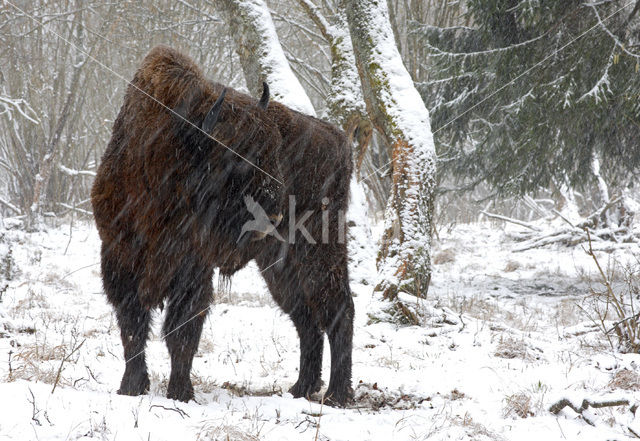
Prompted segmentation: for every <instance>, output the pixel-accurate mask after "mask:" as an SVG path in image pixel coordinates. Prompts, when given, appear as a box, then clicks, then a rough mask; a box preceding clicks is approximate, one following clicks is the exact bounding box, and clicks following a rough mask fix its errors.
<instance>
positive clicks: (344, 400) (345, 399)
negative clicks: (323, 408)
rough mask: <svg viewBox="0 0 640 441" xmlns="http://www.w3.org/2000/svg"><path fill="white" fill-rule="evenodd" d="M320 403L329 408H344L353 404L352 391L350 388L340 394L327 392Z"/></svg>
mask: <svg viewBox="0 0 640 441" xmlns="http://www.w3.org/2000/svg"><path fill="white" fill-rule="evenodd" d="M322 402H323V403H324V404H326V405H327V406H331V407H346V406H347V405H349V404H352V403H353V391H352V390H351V388H348V389H346V390H345V391H342V392H338V391H331V390H327V392H326V393H325V394H324V397H323V398H322Z"/></svg>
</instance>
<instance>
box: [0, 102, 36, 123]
mask: <svg viewBox="0 0 640 441" xmlns="http://www.w3.org/2000/svg"><path fill="white" fill-rule="evenodd" d="M0 106H2V107H3V108H4V110H0V115H3V114H5V113H7V114H8V115H9V119H11V115H12V113H11V111H12V110H16V111H17V112H18V113H19V114H20V115H22V117H24V118H26V119H27V120H29V121H31V122H32V123H34V124H40V122H39V121H38V117H37V114H36V112H35V110H33V109H32V108H31V106H30V105H29V103H28V102H26V101H25V100H23V99H13V98H9V97H6V96H2V95H0ZM23 107H24V109H23ZM29 113H30V114H31V115H33V117H31V116H29V115H28V114H29Z"/></svg>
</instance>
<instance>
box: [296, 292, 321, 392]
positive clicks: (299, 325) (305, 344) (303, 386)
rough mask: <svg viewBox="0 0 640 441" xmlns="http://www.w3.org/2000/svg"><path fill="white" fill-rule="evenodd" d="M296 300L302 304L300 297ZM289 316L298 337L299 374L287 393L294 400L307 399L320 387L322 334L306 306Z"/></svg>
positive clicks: (300, 307)
mask: <svg viewBox="0 0 640 441" xmlns="http://www.w3.org/2000/svg"><path fill="white" fill-rule="evenodd" d="M297 298H298V299H299V301H300V302H301V303H303V298H302V296H298V297H297ZM289 315H290V317H291V320H292V321H293V324H294V325H295V327H296V330H297V331H298V336H299V337H300V373H299V375H298V381H296V383H295V384H294V385H293V386H292V387H291V389H289V392H290V393H291V394H292V395H293V396H294V397H295V398H300V397H306V398H308V397H310V396H311V394H313V393H315V392H318V391H319V390H320V387H321V386H322V381H321V378H320V376H321V373H322V350H323V346H324V332H323V331H322V330H321V329H320V326H319V325H318V323H317V321H316V318H315V317H314V316H313V314H312V312H311V310H310V309H309V307H308V306H307V305H304V304H300V305H296V307H295V308H294V309H293V310H292V311H291V313H290V314H289Z"/></svg>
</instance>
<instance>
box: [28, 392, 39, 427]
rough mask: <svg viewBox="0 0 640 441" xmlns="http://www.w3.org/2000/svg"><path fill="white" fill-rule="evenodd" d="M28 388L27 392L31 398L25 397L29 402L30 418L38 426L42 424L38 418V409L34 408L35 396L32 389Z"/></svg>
mask: <svg viewBox="0 0 640 441" xmlns="http://www.w3.org/2000/svg"><path fill="white" fill-rule="evenodd" d="M28 389H29V393H30V394H31V400H29V399H28V398H27V401H29V403H31V409H32V410H31V420H32V421H34V422H35V423H36V424H37V425H38V426H42V423H41V422H40V420H39V419H38V414H39V413H40V411H39V410H36V397H35V396H34V395H33V391H32V390H31V388H28Z"/></svg>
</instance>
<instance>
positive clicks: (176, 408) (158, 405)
mask: <svg viewBox="0 0 640 441" xmlns="http://www.w3.org/2000/svg"><path fill="white" fill-rule="evenodd" d="M154 407H159V408H161V409H164V410H171V411H173V412H177V413H178V415H180V416H181V417H182V418H183V419H184V417H185V416H186V417H189V414H188V413H187V412H185V411H184V410H182V409H180V408H179V407H177V406H176V407H164V406H162V405H160V404H152V405H151V406H149V410H151V409H153V408H154ZM189 418H191V417H189Z"/></svg>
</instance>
